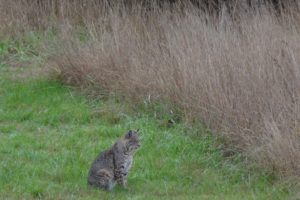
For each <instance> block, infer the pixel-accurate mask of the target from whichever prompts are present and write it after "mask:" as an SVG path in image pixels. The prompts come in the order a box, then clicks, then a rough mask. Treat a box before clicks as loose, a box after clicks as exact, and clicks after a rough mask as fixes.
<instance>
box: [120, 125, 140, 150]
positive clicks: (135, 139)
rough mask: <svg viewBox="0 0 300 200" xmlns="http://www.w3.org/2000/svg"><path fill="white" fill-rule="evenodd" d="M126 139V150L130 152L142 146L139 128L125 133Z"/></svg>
mask: <svg viewBox="0 0 300 200" xmlns="http://www.w3.org/2000/svg"><path fill="white" fill-rule="evenodd" d="M124 139H125V141H126V150H127V151H128V152H129V153H133V152H134V151H135V150H137V149H138V148H139V147H140V141H139V134H138V130H137V131H132V130H129V131H128V132H127V133H126V134H125V136H124Z"/></svg>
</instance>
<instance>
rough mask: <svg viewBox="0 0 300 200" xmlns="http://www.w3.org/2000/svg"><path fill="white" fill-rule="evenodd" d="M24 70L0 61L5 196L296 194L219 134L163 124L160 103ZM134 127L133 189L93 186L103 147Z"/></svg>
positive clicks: (0, 183) (1, 189)
mask: <svg viewBox="0 0 300 200" xmlns="http://www.w3.org/2000/svg"><path fill="white" fill-rule="evenodd" d="M3 52H4V51H3ZM3 54H4V53H3ZM29 59H30V58H29ZM27 68H28V69H30V67H28V66H19V67H14V68H13V67H11V66H8V65H7V64H5V63H4V62H2V63H0V158H1V160H0V199H35V198H41V199H210V200H211V199H222V200H223V199H230V200H233V199H237V200H239V199H286V198H288V197H290V196H293V192H292V191H290V190H289V188H288V187H287V186H284V185H272V181H273V179H272V176H271V175H267V174H265V173H263V172H259V171H258V170H255V169H254V168H253V167H249V166H246V165H245V164H243V163H244V162H242V159H241V158H238V155H236V156H235V157H233V158H232V159H225V158H223V157H222V152H221V150H220V145H219V143H218V141H217V139H215V138H213V137H212V136H211V134H210V132H209V131H207V130H206V129H205V128H201V127H200V128H197V129H190V128H188V127H186V126H185V125H184V124H180V123H178V124H174V125H172V126H171V127H168V126H166V125H165V122H166V121H167V120H168V117H169V116H168V114H167V113H166V114H163V113H160V112H158V111H159V110H160V107H159V105H157V107H158V108H156V109H153V108H147V107H146V106H144V107H143V106H141V108H135V109H132V108H130V106H129V105H127V104H126V103H123V102H122V101H118V100H114V99H109V100H105V101H100V100H97V101H96V100H88V99H86V98H84V97H83V96H82V95H81V94H80V93H78V91H76V90H74V89H72V88H67V87H64V86H62V85H60V84H59V83H57V82H55V81H51V80H49V79H48V78H47V77H38V76H35V77H34V78H33V77H31V76H26V78H24V76H22V74H24V73H26V69H27ZM18 75H20V76H18ZM16 77H18V78H16ZM20 77H23V78H20ZM17 79H18V80H17ZM157 113H158V114H157ZM137 128H140V130H141V133H142V146H141V149H140V150H139V151H138V152H137V154H136V156H135V159H134V164H133V168H132V170H131V172H130V174H129V189H128V190H124V189H122V188H119V187H117V188H115V190H113V191H111V192H105V191H102V190H97V189H92V188H89V187H88V186H87V184H86V177H87V172H88V169H89V166H90V164H91V162H92V161H93V159H94V158H95V156H96V155H97V154H98V152H99V151H100V150H103V149H105V148H108V147H109V146H110V145H112V144H113V142H114V141H115V140H116V139H117V138H118V137H120V136H121V135H122V134H123V133H124V132H125V131H126V130H128V129H137Z"/></svg>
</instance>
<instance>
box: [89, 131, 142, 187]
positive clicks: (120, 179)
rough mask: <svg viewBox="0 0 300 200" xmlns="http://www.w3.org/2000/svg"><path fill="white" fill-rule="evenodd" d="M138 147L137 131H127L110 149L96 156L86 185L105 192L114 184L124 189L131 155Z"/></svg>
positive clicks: (131, 158)
mask: <svg viewBox="0 0 300 200" xmlns="http://www.w3.org/2000/svg"><path fill="white" fill-rule="evenodd" d="M139 146H140V144H139V136H138V131H131V130H129V131H128V132H127V133H126V134H125V135H124V137H122V138H121V139H120V140H118V141H117V142H116V143H115V144H114V145H113V146H112V147H111V148H110V149H108V150H105V151H103V152H101V153H100V154H99V155H98V156H97V158H96V159H95V160H94V162H93V163H92V166H91V168H90V171H89V174H88V184H89V185H91V186H94V187H99V188H103V189H106V190H111V189H112V188H113V187H114V186H115V184H116V183H117V184H119V185H121V186H123V187H125V188H126V187H127V175H128V172H129V170H130V168H131V164H132V160H133V154H134V152H135V151H136V150H137V149H138V148H139Z"/></svg>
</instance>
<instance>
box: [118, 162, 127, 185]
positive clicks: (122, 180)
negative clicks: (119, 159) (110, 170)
mask: <svg viewBox="0 0 300 200" xmlns="http://www.w3.org/2000/svg"><path fill="white" fill-rule="evenodd" d="M115 176H116V177H115V178H116V181H117V183H118V184H119V185H121V186H122V187H124V188H127V173H125V172H124V168H122V166H120V169H116V171H115Z"/></svg>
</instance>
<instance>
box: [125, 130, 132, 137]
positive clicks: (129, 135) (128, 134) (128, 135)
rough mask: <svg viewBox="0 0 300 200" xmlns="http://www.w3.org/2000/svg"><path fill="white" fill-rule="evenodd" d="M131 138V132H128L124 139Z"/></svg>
mask: <svg viewBox="0 0 300 200" xmlns="http://www.w3.org/2000/svg"><path fill="white" fill-rule="evenodd" d="M131 136H132V130H129V131H128V133H127V134H126V136H125V137H126V138H131Z"/></svg>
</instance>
